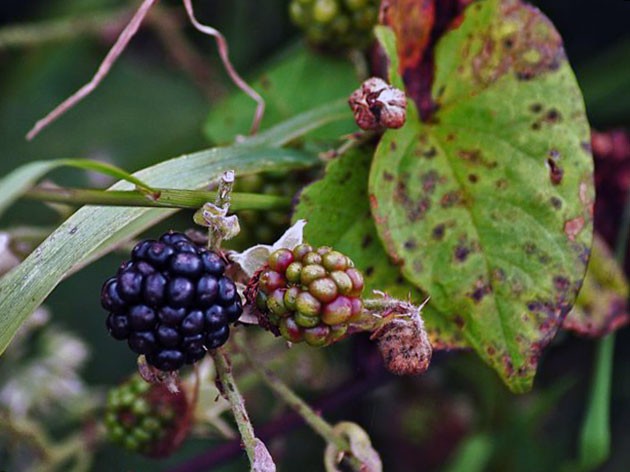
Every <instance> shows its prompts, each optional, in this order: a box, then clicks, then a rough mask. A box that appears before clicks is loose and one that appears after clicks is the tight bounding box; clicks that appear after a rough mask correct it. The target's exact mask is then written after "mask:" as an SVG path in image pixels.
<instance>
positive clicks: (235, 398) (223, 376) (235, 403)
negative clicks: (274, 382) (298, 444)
mask: <svg viewBox="0 0 630 472" xmlns="http://www.w3.org/2000/svg"><path fill="white" fill-rule="evenodd" d="M210 352H211V353H212V358H213V359H214V365H215V368H216V371H217V379H218V381H219V383H220V385H221V391H222V392H223V395H224V396H225V398H227V400H228V401H229V402H230V406H231V408H232V414H233V415H234V420H235V421H236V425H237V427H238V431H239V433H240V435H241V440H242V443H243V447H244V448H245V452H246V453H247V457H248V458H249V463H250V464H251V465H252V467H253V466H254V465H255V464H256V456H255V449H256V441H257V440H256V436H255V434H254V428H253V426H252V423H251V421H250V419H249V415H248V414H247V410H246V409H245V400H244V399H243V396H242V395H241V393H240V392H239V390H238V387H237V386H236V382H235V380H234V376H233V375H232V365H231V363H230V359H229V358H228V356H227V354H226V353H225V352H224V351H223V349H221V348H219V349H216V350H214V351H210Z"/></svg>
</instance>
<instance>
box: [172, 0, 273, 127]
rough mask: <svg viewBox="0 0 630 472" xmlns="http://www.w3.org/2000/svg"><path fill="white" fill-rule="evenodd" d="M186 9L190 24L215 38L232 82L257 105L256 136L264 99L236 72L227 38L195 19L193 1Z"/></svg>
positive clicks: (188, 2) (263, 111) (253, 123)
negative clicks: (229, 53) (231, 60)
mask: <svg viewBox="0 0 630 472" xmlns="http://www.w3.org/2000/svg"><path fill="white" fill-rule="evenodd" d="M183 1H184V7H185V8H186V13H188V18H189V19H190V22H191V23H192V24H193V26H194V27H195V28H197V29H198V30H199V31H201V32H202V33H204V34H207V35H209V36H213V37H214V38H215V39H216V41H217V48H218V49H219V56H220V57H221V61H222V62H223V65H224V66H225V69H226V70H227V72H228V75H229V76H230V78H231V79H232V81H233V82H234V83H235V84H236V85H237V87H238V88H240V89H241V90H242V91H243V92H245V93H246V94H247V95H249V96H250V97H251V98H252V99H253V100H254V101H255V102H256V103H257V106H256V113H255V114H254V121H253V122H252V127H251V130H250V132H251V133H252V134H255V133H256V132H257V131H258V128H259V127H260V122H261V120H262V117H263V114H264V113H265V101H264V100H263V98H262V97H261V96H260V95H259V94H258V92H256V91H255V90H254V89H253V88H251V87H250V86H249V84H248V83H247V82H245V81H244V80H243V79H242V78H241V76H240V75H239V74H238V72H236V69H234V66H233V65H232V63H231V62H230V58H229V55H228V44H227V41H226V40H225V37H224V36H223V35H222V34H221V33H220V32H219V31H218V30H216V29H214V28H212V27H211V26H207V25H203V24H201V23H199V21H197V18H195V13H194V11H193V6H192V0H183Z"/></svg>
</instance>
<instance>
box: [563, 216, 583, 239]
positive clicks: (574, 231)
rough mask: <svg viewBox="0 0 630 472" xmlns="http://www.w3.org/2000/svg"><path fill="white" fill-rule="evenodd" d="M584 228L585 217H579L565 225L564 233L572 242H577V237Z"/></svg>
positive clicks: (566, 222)
mask: <svg viewBox="0 0 630 472" xmlns="http://www.w3.org/2000/svg"><path fill="white" fill-rule="evenodd" d="M583 228H584V217H582V216H578V217H576V218H573V219H571V220H567V221H565V223H564V233H565V234H566V235H567V237H568V238H569V240H570V241H575V237H576V236H577V235H578V234H579V232H580V231H582V229H583Z"/></svg>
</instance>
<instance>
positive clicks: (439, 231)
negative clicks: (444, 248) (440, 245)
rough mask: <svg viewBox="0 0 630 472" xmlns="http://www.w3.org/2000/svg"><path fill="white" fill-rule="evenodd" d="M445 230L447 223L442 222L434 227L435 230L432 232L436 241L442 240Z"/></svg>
mask: <svg viewBox="0 0 630 472" xmlns="http://www.w3.org/2000/svg"><path fill="white" fill-rule="evenodd" d="M445 230H446V225H445V224H444V223H440V224H439V225H436V226H435V228H433V231H432V232H431V236H432V237H433V239H435V240H436V241H440V240H441V239H442V238H443V237H444V231H445Z"/></svg>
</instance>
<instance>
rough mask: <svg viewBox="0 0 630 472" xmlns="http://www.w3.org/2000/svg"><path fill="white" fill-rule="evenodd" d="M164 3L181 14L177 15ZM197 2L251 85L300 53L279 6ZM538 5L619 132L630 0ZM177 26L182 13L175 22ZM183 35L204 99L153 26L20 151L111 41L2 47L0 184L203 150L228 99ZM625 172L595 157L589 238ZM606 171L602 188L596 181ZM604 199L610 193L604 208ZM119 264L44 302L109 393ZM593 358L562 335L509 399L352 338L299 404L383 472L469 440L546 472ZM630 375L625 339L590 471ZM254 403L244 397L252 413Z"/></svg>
mask: <svg viewBox="0 0 630 472" xmlns="http://www.w3.org/2000/svg"><path fill="white" fill-rule="evenodd" d="M162 3H163V5H164V6H167V7H169V8H175V7H178V2H176V1H168V2H162ZM196 3H197V4H199V5H198V7H197V8H198V16H199V17H200V18H203V19H204V21H206V22H208V23H211V24H212V25H213V26H216V27H217V28H219V29H221V30H222V31H223V32H224V33H225V34H226V36H227V38H228V40H229V42H230V48H231V52H232V56H233V58H234V62H235V64H236V66H237V68H238V69H239V70H240V71H242V72H243V73H244V74H245V75H247V74H253V73H254V72H255V71H256V70H258V69H259V68H260V67H261V65H262V63H263V62H264V61H265V60H266V59H269V58H271V57H273V56H274V55H275V54H277V53H278V52H279V51H280V50H282V48H283V47H286V46H289V45H290V44H292V43H293V42H295V41H296V40H298V34H297V32H296V31H295V30H294V29H293V28H292V27H291V26H290V25H289V22H288V18H287V14H286V2H285V1H283V0H269V1H265V2H254V1H248V0H234V1H230V2H196ZM127 4H128V2H123V1H119V0H71V1H66V0H64V1H60V0H58V1H50V0H46V1H43V0H30V1H28V2H24V1H19V0H5V1H3V2H0V26H2V25H7V24H11V23H18V22H32V21H39V20H46V19H50V18H58V17H63V16H67V15H76V14H80V13H84V14H91V12H103V11H111V10H114V9H116V8H120V7H123V6H125V5H127ZM535 4H536V5H537V6H539V7H540V8H541V9H542V11H543V12H545V13H546V14H547V15H548V16H549V17H550V18H551V20H552V21H553V22H554V23H555V25H556V27H557V29H558V30H559V31H560V33H561V34H562V36H563V37H564V40H565V46H566V50H567V54H568V56H569V58H570V61H571V63H572V65H573V67H574V69H575V71H576V74H577V77H578V80H579V82H580V84H581V86H582V87H583V92H584V96H585V100H586V104H587V110H588V113H589V117H590V120H591V124H592V126H593V128H594V129H597V130H600V131H605V130H608V129H610V128H619V127H626V128H628V127H630V95H629V94H628V93H627V91H628V90H629V89H630V68H628V58H629V57H630V32H629V31H628V22H629V20H630V2H626V1H621V0H615V1H612V2H605V3H602V2H592V1H586V0H582V1H573V0H544V1H543V0H541V1H537V2H535ZM182 12H183V11H182V10H181V9H180V11H179V14H180V18H181V19H182V21H183V16H182V15H181V13H182ZM184 33H185V35H186V37H187V38H188V39H189V40H190V41H191V42H192V44H193V45H194V47H195V48H196V50H197V51H198V53H199V54H200V57H202V58H203V59H204V64H205V67H207V68H208V69H204V70H205V71H206V73H208V74H209V75H206V76H204V75H203V74H202V75H201V77H202V82H203V80H205V82H204V83H202V84H201V86H200V83H199V80H198V78H199V76H197V81H195V79H194V77H191V75H190V74H189V73H187V72H185V71H183V70H182V69H181V67H179V66H178V65H177V64H176V62H175V61H174V60H173V57H172V55H171V54H169V52H168V48H167V47H165V42H164V40H163V39H160V37H159V35H158V34H156V30H155V28H152V27H147V28H144V29H143V30H142V31H141V33H140V34H139V36H138V37H137V38H136V39H135V40H134V41H133V42H132V45H131V47H130V48H129V49H128V51H126V53H125V54H124V56H123V57H122V59H121V60H120V62H119V63H118V64H117V65H116V66H115V67H114V69H113V71H112V73H111V74H110V76H109V77H107V79H106V80H105V81H104V82H103V84H102V85H101V86H100V88H99V89H98V90H97V91H96V92H95V93H94V94H93V95H92V96H90V97H89V98H88V99H86V100H85V101H84V102H82V103H81V104H79V105H78V106H77V107H76V109H74V110H72V111H71V112H69V113H68V114H67V115H66V116H64V117H63V118H62V119H61V120H59V121H58V122H57V123H55V124H53V125H52V126H51V127H50V128H49V129H48V130H46V131H44V132H43V133H42V135H41V136H40V137H38V138H36V139H35V140H34V141H33V142H32V143H27V142H26V141H25V140H24V138H23V136H24V134H25V133H26V131H27V130H28V129H29V128H30V126H31V125H32V124H33V123H34V122H35V120H36V119H38V118H40V117H41V116H43V115H44V114H45V113H47V112H48V111H49V110H50V109H51V108H52V107H53V106H54V105H55V104H57V103H58V102H59V101H60V100H62V99H64V98H66V97H67V96H68V95H69V94H70V93H72V92H73V91H74V90H75V89H76V88H78V87H79V86H80V85H81V84H83V83H84V82H85V81H86V80H87V79H88V78H89V77H90V76H91V74H92V73H93V71H94V70H95V69H96V67H97V65H98V63H99V61H100V60H101V59H102V57H103V56H104V54H105V53H106V51H107V48H108V46H109V44H111V42H112V41H113V39H114V38H115V35H113V34H111V33H108V32H107V31H105V32H103V33H102V34H99V35H91V36H87V37H84V38H83V39H80V40H68V41H62V42H56V43H50V44H45V45H38V46H31V47H26V48H13V49H7V50H2V49H0V174H2V175H4V174H6V173H7V172H8V171H9V170H11V169H13V168H15V167H16V166H17V165H19V164H22V163H24V162H27V161H29V160H34V159H51V158H59V157H88V158H100V159H105V160H108V161H110V162H114V163H116V164H118V165H120V166H122V167H124V168H126V169H128V170H131V171H133V170H136V169H139V168H142V167H145V166H147V165H150V164H151V163H155V162H158V161H160V160H163V159H166V158H169V157H172V156H174V155H178V154H182V153H185V152H189V151H193V150H196V149H199V148H201V147H207V146H208V145H209V144H211V143H208V142H207V141H206V140H205V138H204V137H203V134H202V132H201V129H202V125H203V122H204V119H205V117H206V115H207V113H208V111H209V110H210V109H211V108H212V107H213V106H214V104H215V103H216V96H217V95H218V94H219V93H221V92H222V91H225V90H231V87H230V86H229V85H226V84H227V79H226V77H225V74H224V73H223V71H222V69H221V67H220V66H219V64H218V61H217V56H216V52H215V47H214V42H213V41H212V40H211V39H209V38H206V37H203V36H201V35H199V34H196V33H195V32H194V31H192V30H191V29H190V28H185V31H184ZM86 38H87V39H86ZM167 41H168V40H167ZM204 77H205V79H204ZM305 93H308V84H305ZM208 97H211V99H210V100H209V99H208ZM629 159H630V157H628V156H626V158H625V161H623V160H620V161H619V162H615V164H614V166H611V164H610V162H608V161H606V160H605V159H599V160H598V161H597V169H596V172H597V173H598V176H600V178H599V180H598V182H599V183H600V184H601V185H602V188H600V189H599V190H600V195H602V196H603V198H605V199H606V200H605V201H600V202H598V211H599V212H601V213H600V214H601V215H605V217H604V216H598V215H596V225H597V226H599V227H602V228H604V227H606V228H607V229H606V231H607V232H606V234H607V236H608V238H609V242H610V243H613V241H612V239H614V236H615V226H616V222H617V221H619V218H620V214H621V210H622V208H621V206H620V202H623V201H624V196H623V192H626V191H627V187H625V186H624V185H622V184H620V183H618V182H616V181H614V179H615V178H617V177H618V175H619V173H620V170H619V169H620V168H619V167H618V166H622V168H623V169H626V170H625V172H626V174H627V173H628V171H627V169H628V165H629V164H628V160H629ZM604 172H607V173H606V176H607V177H606V179H602V178H601V175H603V173H604ZM52 178H53V179H54V180H55V181H56V182H60V183H66V184H73V185H104V184H106V183H107V182H106V181H103V180H102V179H98V178H97V177H87V178H86V177H85V176H84V174H81V173H79V172H76V173H74V172H68V171H64V172H63V173H59V172H58V173H55V174H53V175H52ZM627 183H628V182H627V181H626V184H625V185H627ZM613 184H614V185H613ZM611 186H613V187H614V189H615V192H614V193H613V194H612V195H611V194H610V189H611V188H612V187H611ZM603 188H605V189H606V190H602V189H603ZM25 215H28V219H29V220H30V221H31V222H36V223H40V224H54V222H55V221H56V219H55V218H56V217H55V214H54V213H53V212H51V211H49V210H46V209H44V208H43V207H42V206H41V205H37V204H32V203H19V204H18V205H16V206H15V208H13V209H12V210H11V211H10V212H9V214H8V216H7V217H6V219H5V221H4V222H3V224H2V227H3V228H4V227H7V226H10V225H11V224H13V223H15V222H17V221H20V222H22V223H23V222H24V220H25ZM189 217H190V215H181V216H179V217H178V218H177V219H176V220H175V221H171V222H169V223H165V226H174V227H179V228H185V227H186V226H187V225H189V221H190V220H189ZM598 217H599V220H598ZM119 258H120V256H119V255H111V256H108V257H106V258H104V259H102V260H100V261H99V262H97V263H95V264H93V265H92V266H90V267H89V268H87V269H86V270H84V271H82V272H81V275H80V276H74V277H71V278H70V279H69V280H67V281H66V282H64V283H63V284H62V285H61V286H60V287H59V288H58V289H57V290H56V291H55V292H54V293H53V294H52V296H51V297H50V299H49V301H48V305H49V306H50V307H51V309H52V311H53V313H54V318H55V320H57V321H60V322H62V323H63V324H64V325H65V326H67V327H69V328H70V329H71V330H72V331H74V332H75V333H77V334H79V335H80V336H81V337H84V338H86V339H87V340H88V342H89V343H90V345H91V347H92V348H93V355H92V358H91V360H90V363H89V365H88V368H87V369H86V372H85V378H86V379H87V381H88V382H91V383H95V384H99V385H107V384H115V383H116V382H117V381H119V380H120V379H121V378H122V377H123V376H124V375H126V374H127V373H129V372H130V371H131V370H132V368H133V362H131V359H130V356H129V354H128V353H127V352H125V351H124V350H123V349H118V346H114V345H113V343H111V341H110V339H108V338H107V336H106V333H105V330H104V329H103V319H104V314H103V313H102V310H101V308H100V306H99V303H98V292H99V289H100V284H101V282H102V280H103V279H104V278H105V277H106V275H107V274H109V273H110V272H112V271H113V269H114V268H115V267H116V266H117V264H118V260H119ZM77 294H81V296H78V295H77ZM594 344H595V343H594V342H593V341H590V340H585V339H581V338H577V337H574V336H571V335H567V334H564V335H561V336H560V337H559V338H558V339H557V341H556V342H555V343H554V345H553V346H552V347H551V348H550V349H549V350H548V351H547V352H546V354H545V356H544V358H543V361H542V365H541V369H540V372H539V374H538V377H537V381H536V386H535V389H534V391H533V392H532V393H530V394H527V395H524V396H519V397H516V396H513V395H511V394H510V393H508V391H507V390H506V389H505V388H504V387H503V386H502V385H501V384H500V382H499V380H498V378H497V377H496V375H495V374H494V373H493V372H491V371H490V370H489V369H488V368H487V367H485V366H484V365H482V364H481V363H480V362H479V361H478V360H476V359H475V358H474V357H473V356H472V355H467V354H441V355H439V356H437V357H436V358H435V360H434V364H433V367H432V369H431V371H430V372H429V373H428V374H427V375H426V376H424V377H421V378H418V379H396V378H394V377H393V376H391V375H389V374H386V373H384V372H383V371H382V368H381V367H380V360H379V359H378V357H377V354H376V353H375V351H374V348H373V346H372V345H371V343H369V342H368V341H367V340H366V339H364V338H360V337H359V338H357V339H355V340H353V341H349V342H346V343H343V345H342V346H340V347H339V348H335V349H332V350H331V352H330V353H328V354H327V356H328V357H329V359H330V360H331V361H332V363H334V364H337V363H341V364H344V365H345V366H346V372H347V378H346V381H345V382H341V383H340V384H339V385H335V386H331V388H330V389H328V390H327V391H326V389H325V391H324V392H318V393H314V392H309V391H308V389H305V390H304V392H303V393H304V394H305V395H306V396H307V397H308V398H309V399H310V400H312V401H313V402H314V403H315V404H316V405H318V406H319V407H321V408H323V409H324V411H325V414H326V415H327V417H329V418H330V419H331V420H335V419H339V420H341V419H349V420H354V421H357V422H358V423H359V424H361V425H363V426H364V427H365V428H366V430H368V432H369V433H370V435H371V436H372V439H373V441H374V444H375V446H376V448H377V450H379V451H380V453H381V455H382V458H383V461H384V464H385V470H387V471H394V470H396V471H418V470H458V469H457V468H455V467H454V466H453V468H450V469H448V468H447V464H451V465H454V463H453V462H452V461H454V457H455V455H454V454H456V451H457V450H458V447H459V446H460V445H461V444H463V442H462V441H464V440H465V438H470V437H475V438H477V439H478V441H477V443H472V444H473V446H474V447H478V451H479V453H478V456H479V455H483V453H484V451H488V450H489V449H488V447H486V446H487V444H488V443H489V444H491V445H492V452H491V458H490V459H489V461H488V464H487V467H486V468H484V469H479V470H497V471H505V470H510V471H521V470H523V471H531V470H536V471H543V470H558V469H561V468H562V467H566V466H567V464H568V462H569V461H570V460H571V459H573V458H575V456H576V454H577V452H576V444H577V432H578V431H579V428H580V424H581V420H582V415H583V411H584V408H585V405H586V397H587V391H588V386H589V382H590V376H591V365H592V360H593V352H594ZM104 353H106V355H103V354H104ZM629 361H630V333H629V331H628V329H627V328H626V329H624V330H622V331H621V332H620V333H619V335H618V337H617V344H616V352H615V366H614V369H615V370H614V379H613V394H612V395H613V396H612V415H611V417H612V431H613V434H612V437H613V444H612V457H611V459H610V461H609V462H608V463H607V464H606V465H605V466H604V467H603V468H602V470H606V471H621V470H626V468H627V464H628V463H630V432H629V430H628V428H627V427H626V425H627V424H628V422H630V375H628V374H629V373H630V372H628V365H630V364H629ZM1 363H2V359H0V364H1ZM256 401H257V399H256V398H250V399H249V402H250V403H251V404H254V403H255V402H256ZM254 409H255V408H254ZM254 420H255V422H256V423H255V424H256V426H257V427H258V428H260V429H261V430H263V431H268V432H270V433H271V434H270V435H269V437H272V436H273V437H274V439H273V440H271V441H270V442H269V444H270V446H271V448H272V452H273V453H274V455H276V456H277V457H279V458H281V459H280V461H279V462H280V463H281V470H320V468H321V467H320V465H319V464H321V453H322V448H323V443H322V442H321V441H320V440H319V439H318V438H316V437H315V436H314V434H313V433H312V432H311V431H310V430H308V429H306V428H305V427H303V426H300V427H298V428H297V429H291V428H293V427H294V426H295V423H296V422H295V421H294V419H293V418H292V417H290V416H285V417H282V418H281V420H280V421H277V422H275V423H274V422H273V419H271V418H269V417H268V416H267V415H264V414H263V413H262V412H256V411H255V414H254ZM269 422H271V423H269ZM265 428H266V429H265ZM289 431H291V434H290V435H289V434H287V433H288V432H289ZM232 446H233V445H232ZM212 447H225V444H223V443H222V442H219V441H216V442H212V441H208V440H193V441H189V442H188V443H187V444H186V445H185V446H184V448H183V450H182V451H181V452H180V453H178V454H177V455H176V457H174V458H171V459H169V460H168V461H162V462H159V463H155V462H151V461H147V460H144V459H138V458H136V457H132V456H130V455H128V454H126V453H125V452H122V451H120V450H117V449H113V448H105V449H104V450H103V451H102V452H101V453H100V454H99V455H98V457H97V460H96V469H95V470H103V471H104V470H122V469H123V468H124V469H125V470H155V469H156V468H157V469H159V470H168V469H169V467H174V466H175V465H176V464H188V465H189V466H190V467H189V468H183V469H181V470H203V469H200V468H197V469H195V468H194V467H193V466H194V465H195V464H197V465H202V464H204V463H206V464H207V463H208V462H207V461H211V460H214V459H213V457H214V456H206V462H204V460H201V459H197V460H198V462H194V460H195V459H194V458H195V457H197V456H198V455H199V454H203V453H204V451H208V450H209V449H211V448H212ZM237 449H238V448H237ZM225 451H227V452H229V451H228V450H227V449H225ZM228 456H229V454H228ZM191 460H192V461H193V462H187V461H191ZM1 463H2V462H1V460H0V465H1ZM185 467H187V466H185ZM245 467H246V466H245V462H244V461H242V460H236V461H232V462H228V463H227V465H226V466H225V469H221V470H244V468H245ZM0 468H1V467H0ZM212 470H218V469H212ZM462 470H473V469H462ZM475 470H476V469H475ZM566 470H571V469H570V468H569V469H566Z"/></svg>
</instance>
